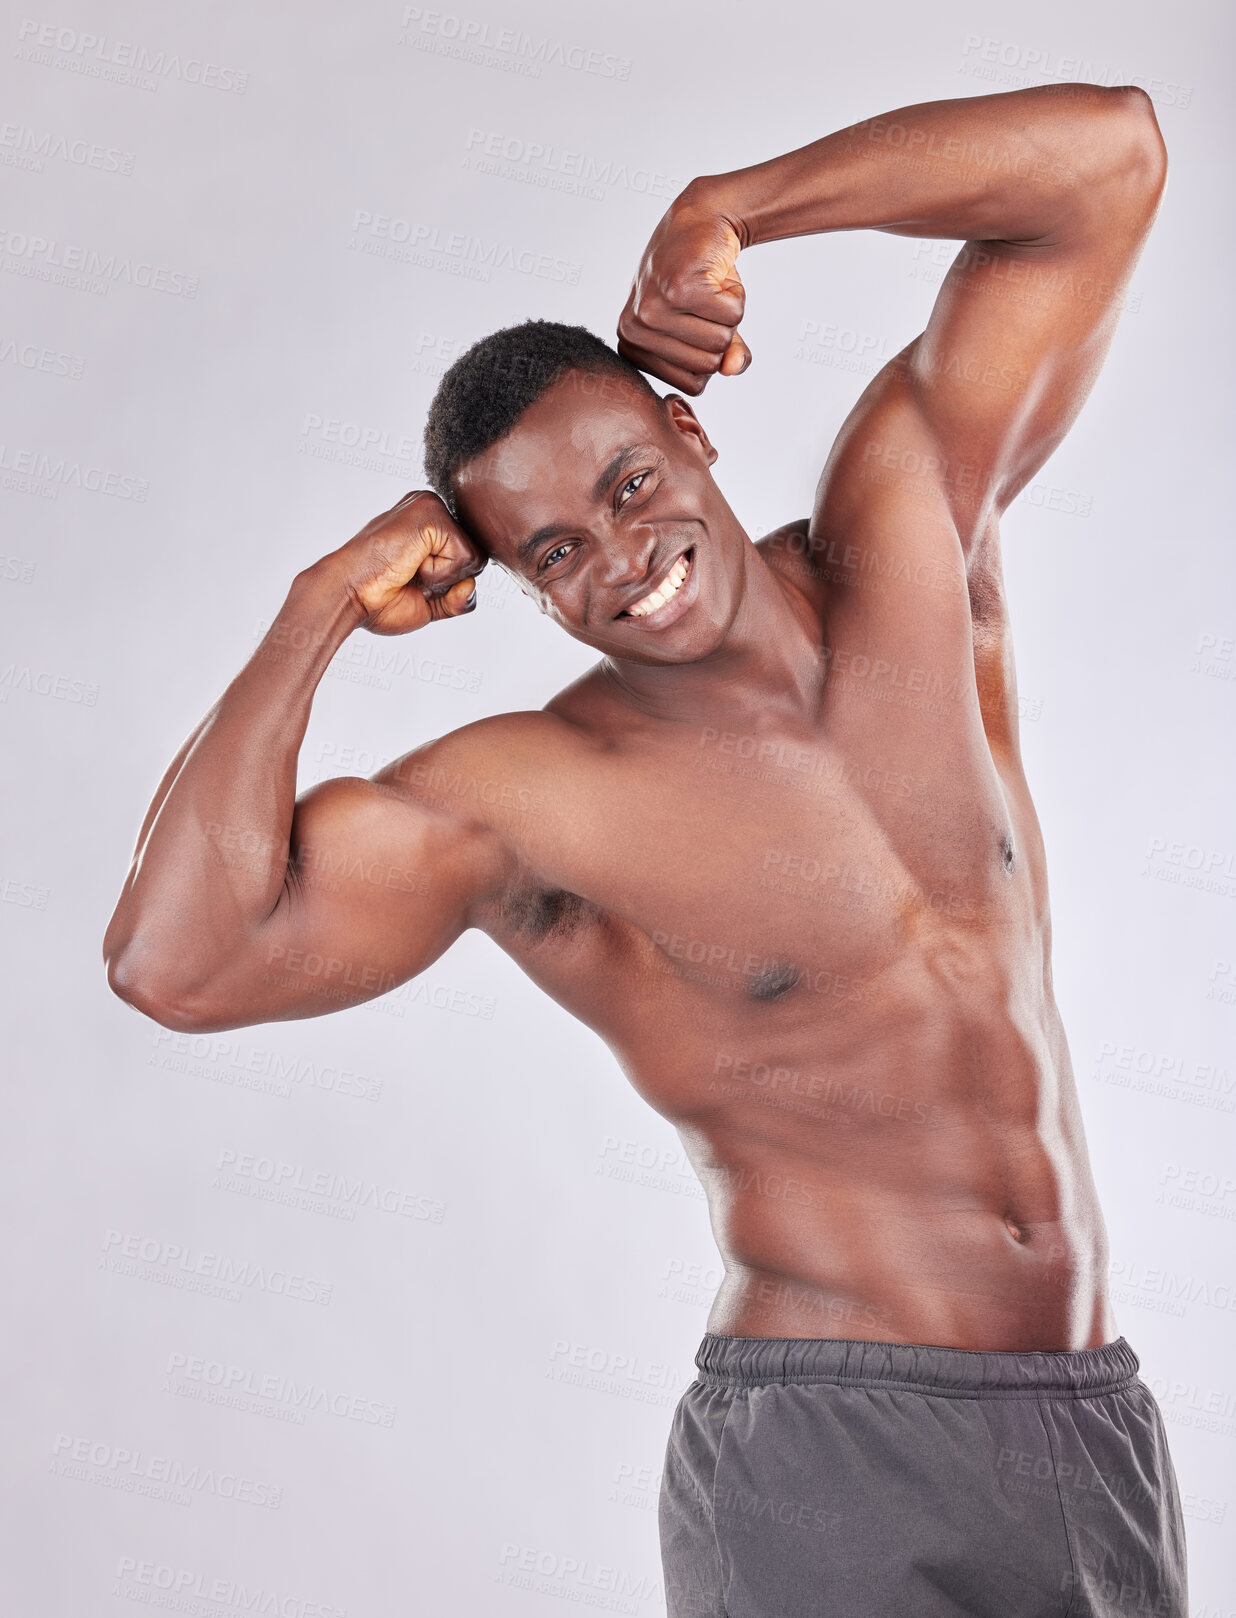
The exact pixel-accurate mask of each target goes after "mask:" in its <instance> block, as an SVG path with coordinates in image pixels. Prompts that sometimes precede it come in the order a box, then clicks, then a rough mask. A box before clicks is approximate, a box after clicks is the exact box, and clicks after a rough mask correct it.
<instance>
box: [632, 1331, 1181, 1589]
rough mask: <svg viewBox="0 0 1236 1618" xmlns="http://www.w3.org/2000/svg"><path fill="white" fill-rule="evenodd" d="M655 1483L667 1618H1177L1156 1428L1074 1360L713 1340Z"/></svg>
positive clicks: (1176, 1515) (1173, 1508)
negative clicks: (658, 1490)
mask: <svg viewBox="0 0 1236 1618" xmlns="http://www.w3.org/2000/svg"><path fill="white" fill-rule="evenodd" d="M695 1363H696V1365H697V1367H698V1368H699V1373H700V1374H699V1376H698V1377H697V1379H696V1380H695V1381H694V1382H693V1383H692V1384H691V1386H690V1387H689V1388H688V1389H687V1391H686V1392H685V1393H684V1394H683V1396H682V1398H681V1400H680V1401H679V1403H678V1407H677V1409H676V1410H675V1412H674V1420H673V1426H672V1428H671V1431H670V1437H669V1444H668V1447H667V1449H666V1455H665V1470H664V1474H663V1476H662V1482H661V1497H660V1532H661V1556H662V1562H663V1566H664V1570H665V1590H666V1601H667V1610H668V1618H946V1615H947V1618H1049V1615H1050V1618H1096V1615H1100V1614H1101V1615H1102V1618H1117V1615H1119V1618H1186V1573H1185V1542H1184V1524H1183V1522H1182V1520H1181V1513H1180V1497H1179V1494H1178V1492H1177V1488H1176V1477H1175V1473H1174V1471H1173V1469H1172V1462H1171V1457H1170V1456H1169V1455H1168V1450H1167V1437H1166V1434H1165V1432H1164V1429H1163V1419H1162V1416H1161V1415H1160V1413H1159V1407H1158V1405H1157V1404H1156V1403H1155V1399H1154V1396H1153V1394H1152V1393H1151V1392H1150V1389H1149V1388H1148V1387H1147V1386H1146V1384H1145V1383H1144V1382H1143V1381H1142V1380H1141V1378H1140V1377H1139V1376H1138V1374H1137V1371H1138V1359H1137V1356H1136V1355H1135V1354H1134V1352H1133V1350H1132V1349H1131V1348H1130V1347H1129V1345H1128V1344H1127V1343H1126V1342H1125V1340H1124V1338H1123V1337H1120V1338H1117V1339H1116V1341H1115V1342H1113V1343H1105V1344H1103V1346H1102V1347H1100V1348H1088V1349H1080V1350H1077V1351H1075V1352H1067V1353H1029V1354H1019V1353H976V1352H973V1351H971V1350H968V1349H957V1348H929V1347H920V1346H918V1345H914V1344H901V1343H868V1342H856V1341H849V1340H846V1339H842V1338H810V1337H809V1338H802V1337H798V1338H784V1337H722V1336H718V1335H716V1334H715V1333H712V1332H709V1333H707V1334H706V1335H705V1337H704V1340H703V1342H702V1343H701V1345H700V1347H699V1350H698V1352H697V1353H696V1356H695Z"/></svg>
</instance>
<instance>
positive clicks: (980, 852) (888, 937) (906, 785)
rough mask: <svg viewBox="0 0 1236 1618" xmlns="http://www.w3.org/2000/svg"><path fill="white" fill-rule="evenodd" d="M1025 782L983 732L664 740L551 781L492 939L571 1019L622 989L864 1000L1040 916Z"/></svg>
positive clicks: (700, 731)
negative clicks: (923, 740) (943, 951)
mask: <svg viewBox="0 0 1236 1618" xmlns="http://www.w3.org/2000/svg"><path fill="white" fill-rule="evenodd" d="M1023 786H1024V783H1022V782H1020V779H1017V780H1014V781H1011V782H1009V781H1006V780H1003V779H1002V778H1001V775H1000V773H999V772H998V771H997V769H996V766H995V764H994V763H993V760H992V755H991V753H990V752H989V751H988V749H987V747H986V745H985V743H984V742H983V741H982V738H981V735H980V737H979V739H978V742H977V744H976V745H974V746H972V747H968V746H966V745H965V744H964V743H962V742H956V741H955V742H954V744H953V745H952V746H941V747H940V748H939V749H937V750H936V753H935V755H934V756H933V754H932V750H931V749H924V748H922V747H915V748H912V749H908V750H906V751H905V752H904V753H901V754H899V753H898V752H897V751H896V750H890V749H889V748H888V747H887V746H883V747H881V746H878V745H877V746H873V747H871V748H864V749H856V748H854V747H853V746H852V745H851V746H849V747H847V748H844V749H843V748H841V747H838V746H837V745H835V744H833V743H831V742H830V741H828V740H827V739H826V738H825V737H823V736H822V735H816V734H793V735H791V734H787V733H784V732H778V731H775V730H769V729H760V730H758V731H757V730H754V729H753V730H750V731H746V730H743V729H741V728H736V729H727V728H726V727H725V726H723V725H704V726H699V727H696V728H693V729H684V730H683V731H682V732H681V733H677V732H673V733H667V734H666V735H664V736H660V737H657V738H656V739H655V740H654V741H652V742H648V743H647V744H646V745H645V746H643V747H642V748H631V749H627V748H624V749H622V750H621V751H619V752H614V753H612V754H602V755H600V756H599V757H598V758H597V759H595V760H594V761H592V762H591V763H590V764H589V766H588V767H587V768H585V769H581V770H580V771H578V772H575V773H574V774H572V775H571V776H570V777H569V778H567V779H565V780H563V779H558V780H557V781H556V782H553V783H550V782H549V781H547V782H546V783H544V786H543V789H542V790H541V791H540V792H539V793H538V794H537V797H538V801H539V809H538V812H536V813H534V814H531V815H529V816H528V817H526V821H525V825H524V829H523V833H522V836H523V841H524V856H525V859H526V862H527V867H528V872H529V875H528V880H527V881H526V883H524V884H523V886H522V887H521V888H520V889H519V890H518V891H516V892H515V893H513V894H512V895H510V896H509V897H508V901H507V902H506V904H505V905H504V906H503V907H502V910H501V912H500V913H498V914H497V915H496V916H495V927H494V934H495V937H497V939H498V941H499V942H500V943H501V944H502V945H503V947H504V948H506V949H507V950H508V951H509V952H510V953H511V954H512V955H513V956H515V958H516V959H517V960H519V961H520V963H521V964H522V965H524V966H525V969H527V970H529V971H530V973H531V975H533V976H534V977H536V978H537V979H538V980H539V981H541V982H542V983H543V985H544V986H545V987H546V988H547V989H549V990H550V992H551V993H553V994H554V995H555V997H556V998H559V999H560V1000H563V1001H564V1003H567V1004H568V1005H570V1007H571V1009H575V1010H579V1009H580V1007H587V1006H593V1007H595V1006H596V1005H597V1004H598V998H597V997H598V996H600V997H601V998H602V999H604V997H606V996H610V995H612V994H613V992H614V991H615V989H616V987H617V985H618V983H619V981H620V980H623V979H627V980H628V981H627V982H626V987H627V988H628V989H629V990H631V992H633V993H641V994H643V995H644V996H645V997H648V996H649V995H652V997H653V998H654V999H660V998H661V996H659V995H658V994H657V992H656V991H657V990H658V988H659V989H662V990H664V989H668V988H672V987H674V986H677V987H678V988H680V989H682V990H683V991H684V992H685V991H686V990H688V989H689V990H690V998H691V1001H692V1005H693V1008H694V1010H695V1011H696V1012H698V1011H699V1010H700V1008H701V1006H707V1005H708V1004H709V1003H712V1004H713V1005H715V1007H716V1010H717V1011H718V1013H723V1012H729V1011H732V1010H734V1009H735V1008H737V1007H741V1006H743V1005H746V1006H748V1007H750V1008H751V1009H753V1010H754V1009H755V1008H758V1007H765V1008H771V1007H772V1006H774V1005H782V1006H785V1007H786V1008H787V1009H788V1008H789V1007H790V1006H791V1005H793V1006H800V1005H801V1006H804V1007H809V1008H811V1009H812V1012H813V1014H818V1013H819V1011H820V1010H821V1008H823V1007H826V1006H830V1007H836V1006H837V1005H839V1004H845V1003H847V1002H852V1001H855V1000H859V999H862V998H864V997H868V996H869V995H870V992H871V990H872V987H873V985H875V984H876V983H877V982H878V980H879V978H880V976H881V974H882V973H884V972H885V971H886V970H887V968H888V966H889V964H890V963H891V962H893V961H895V960H897V959H898V958H899V957H900V956H901V955H902V954H903V953H904V952H905V951H906V950H907V949H911V948H913V947H915V942H916V940H919V939H922V938H924V937H930V938H932V939H934V940H935V941H936V943H937V944H938V945H939V944H942V943H943V942H944V941H947V940H952V947H955V948H967V949H973V950H981V949H982V948H983V947H985V945H984V943H983V940H985V939H989V938H990V937H992V936H993V934H999V933H1000V932H1001V930H1002V929H1008V928H1016V927H1017V926H1018V925H1019V923H1021V924H1024V923H1026V922H1027V920H1028V918H1030V917H1032V916H1033V915H1034V913H1035V911H1036V908H1037V906H1038V905H1039V904H1040V903H1041V901H1042V899H1043V896H1044V895H1043V889H1042V875H1041V864H1042V860H1041V845H1040V843H1039V840H1038V828H1037V824H1036V823H1035V821H1034V816H1033V811H1032V809H1031V808H1030V806H1029V800H1028V797H1027V796H1025V795H1024V793H1023V791H1022V790H1021V788H1022V787H1023ZM637 978H638V980H639V981H638V982H636V981H635V980H636V979H637ZM581 1014H583V1012H581ZM586 1020H590V1021H593V1022H594V1023H595V1021H596V1019H595V1018H593V1017H586Z"/></svg>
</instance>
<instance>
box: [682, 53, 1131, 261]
mask: <svg viewBox="0 0 1236 1618" xmlns="http://www.w3.org/2000/svg"><path fill="white" fill-rule="evenodd" d="M1156 144H1157V145H1158V146H1159V147H1160V148H1161V140H1160V137H1159V134H1158V127H1157V125H1156V123H1155V120H1154V114H1153V111H1152V110H1151V107H1150V102H1149V100H1148V98H1146V97H1145V96H1144V95H1143V94H1142V92H1140V91H1136V90H1131V89H1128V88H1124V87H1121V88H1117V89H1104V88H1102V87H1101V86H1097V85H1081V84H1069V85H1046V86H1041V87H1038V88H1035V89H1029V90H1015V91H1012V92H1010V93H1008V94H1003V95H989V96H974V97H968V98H965V99H960V100H951V101H931V102H923V103H921V104H919V105H916V106H910V107H903V108H900V109H898V110H897V111H895V112H890V113H887V114H885V115H884V116H883V117H881V118H870V119H865V120H864V121H863V122H861V123H858V124H854V125H852V126H850V127H849V128H846V129H841V130H838V131H837V132H836V133H835V134H832V135H827V136H825V137H824V138H823V139H822V140H817V141H814V142H813V143H812V144H811V145H810V146H804V147H801V148H799V149H798V150H797V151H793V152H789V153H787V154H786V155H785V156H784V157H777V158H773V159H771V160H770V161H768V162H765V163H758V164H755V165H754V166H752V167H750V168H745V169H738V170H735V171H734V172H732V173H729V174H717V175H708V176H703V177H701V178H700V179H699V180H696V181H693V182H692V185H691V186H690V187H688V192H694V193H695V194H696V195H697V196H698V197H700V198H702V199H703V200H705V201H706V203H707V205H708V206H710V207H713V208H715V209H716V211H718V212H719V213H722V214H723V215H724V216H725V217H726V218H727V219H728V220H729V221H730V223H731V224H732V225H733V227H734V229H735V231H736V233H737V235H738V238H739V240H740V242H741V243H742V245H743V246H744V247H749V246H754V245H756V244H758V243H760V242H767V241H775V240H778V239H780V238H783V237H788V236H807V235H814V234H816V233H818V232H825V231H837V230H859V229H874V230H884V231H889V232H892V233H894V234H899V235H910V236H940V237H949V238H953V239H955V240H958V241H975V240H977V241H997V240H999V241H1010V242H1028V241H1034V240H1038V239H1041V238H1044V237H1051V238H1058V237H1060V236H1062V235H1067V234H1068V233H1069V232H1071V231H1076V230H1077V229H1079V228H1081V227H1082V226H1083V225H1084V224H1085V222H1086V221H1087V220H1088V219H1090V218H1091V217H1093V215H1094V212H1095V210H1096V208H1098V207H1101V205H1102V191H1103V188H1104V182H1106V181H1108V180H1114V181H1116V183H1120V182H1121V180H1122V177H1123V176H1124V175H1126V174H1128V173H1129V172H1130V169H1132V170H1134V171H1136V170H1140V169H1141V168H1142V167H1143V166H1150V165H1152V164H1153V161H1154V149H1155V147H1156Z"/></svg>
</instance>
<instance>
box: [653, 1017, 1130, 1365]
mask: <svg viewBox="0 0 1236 1618" xmlns="http://www.w3.org/2000/svg"><path fill="white" fill-rule="evenodd" d="M1039 1012H1040V1016H1039V1019H1038V1020H1039V1022H1040V1024H1041V1026H1040V1029H1039V1030H1038V1035H1037V1037H1035V1038H1033V1039H1027V1037H1026V1035H1025V1032H1024V1030H1023V1028H1021V1027H1018V1026H1015V1025H1014V1023H1013V1022H1011V1021H1007V1022H1005V1021H1004V1019H1003V1018H996V1019H993V1018H992V1017H991V1016H990V1015H988V1016H986V1017H984V1018H983V1019H982V1020H981V1026H975V1025H974V1021H973V1020H971V1019H962V1018H959V1019H957V1022H956V1025H955V1026H953V1027H951V1028H950V1027H949V1026H947V1024H948V1018H947V1016H945V1017H944V1018H943V1019H941V1018H938V1017H937V1018H935V1019H933V1020H932V1021H931V1023H930V1025H926V1026H922V1027H917V1028H916V1027H915V1026H914V1025H913V1023H912V1022H903V1023H902V1024H901V1025H900V1026H898V1023H897V1018H896V1017H895V1015H893V1013H892V1010H891V1007H890V1006H889V1005H887V1004H886V1005H885V1006H884V1007H883V1008H882V1014H881V1008H877V1009H876V1015H875V1019H874V1023H873V1029H872V1037H871V1038H870V1039H867V1038H863V1037H861V1036H860V1037H858V1038H849V1039H847V1040H846V1041H845V1049H844V1050H833V1051H831V1052H826V1053H821V1044H824V1045H827V1044H829V1043H831V1042H829V1041H827V1040H825V1041H821V1040H820V1038H819V1030H818V1029H817V1030H816V1033H815V1035H814V1036H808V1037H806V1038H803V1039H802V1041H801V1045H800V1042H799V1041H798V1040H796V1039H790V1040H788V1041H787V1040H786V1038H785V1037H784V1036H785V1032H787V1031H785V1030H783V1031H781V1037H778V1038H776V1039H775V1041H774V1043H775V1046H776V1048H777V1051H778V1055H777V1058H776V1060H775V1061H773V1062H763V1061H759V1060H747V1059H746V1058H745V1057H743V1056H742V1055H739V1054H733V1055H731V1054H729V1053H730V1052H733V1053H737V1052H739V1051H741V1050H742V1048H743V1047H744V1046H746V1048H747V1049H748V1050H755V1049H758V1048H759V1045H758V1044H757V1043H756V1041H755V1040H753V1038H752V1030H751V1029H750V1028H746V1029H745V1030H743V1033H744V1034H745V1038H731V1039H728V1040H725V1041H723V1042H722V1044H721V1045H720V1046H718V1044H717V1042H716V1040H715V1039H710V1040H709V1041H708V1051H707V1052H705V1051H704V1050H700V1051H698V1052H697V1053H696V1055H697V1057H698V1065H697V1062H695V1061H692V1062H691V1063H690V1066H691V1067H692V1068H693V1069H694V1078H693V1081H692V1083H691V1084H690V1090H689V1097H688V1091H687V1090H685V1089H684V1088H683V1087H682V1086H681V1085H680V1084H679V1083H676V1082H672V1081H671V1083H670V1084H669V1085H668V1086H667V1085H666V1084H665V1079H666V1072H665V1067H664V1065H663V1063H662V1066H661V1068H660V1082H659V1083H657V1084H656V1086H655V1089H656V1090H657V1091H659V1092H660V1093H659V1094H654V1093H652V1090H651V1089H650V1087H648V1086H646V1085H644V1084H642V1083H640V1080H639V1077H638V1076H637V1075H636V1074H634V1073H633V1074H632V1077H633V1078H634V1079H635V1082H636V1085H637V1088H639V1089H641V1090H642V1091H643V1093H644V1094H645V1096H646V1097H647V1099H649V1100H650V1101H652V1103H653V1105H654V1106H657V1107H658V1110H660V1111H662V1112H663V1113H664V1114H665V1116H667V1117H669V1118H670V1119H671V1121H672V1122H673V1123H674V1124H675V1126H676V1127H677V1129H678V1132H679V1135H680V1138H681V1139H682V1141H683V1145H684V1147H685V1149H686V1151H687V1155H688V1156H689V1158H690V1160H691V1162H692V1165H693V1166H694V1168H695V1170H696V1172H697V1174H698V1175H699V1178H700V1180H701V1183H702V1184H703V1186H704V1189H705V1192H706V1194H707V1197H708V1206H709V1213H710V1218H711V1221H712V1227H713V1232H714V1235H715V1237H716V1240H717V1244H718V1247H719V1249H720V1252H721V1256H722V1259H723V1261H724V1264H725V1278H724V1280H723V1282H722V1284H721V1287H720V1289H719V1291H718V1292H717V1295H716V1297H715V1299H714V1301H713V1305H712V1309H711V1312H710V1314H709V1316H708V1320H707V1329H708V1330H709V1331H711V1332H717V1333H721V1334H723V1335H726V1336H736V1337H747V1336H751V1337H842V1338H860V1339H864V1340H868V1341H880V1342H898V1343H923V1344H937V1345H940V1346H947V1347H955V1348H966V1349H979V1350H1023V1351H1025V1350H1046V1351H1056V1350H1066V1349H1077V1348H1092V1347H1096V1346H1098V1345H1099V1344H1100V1343H1104V1342H1109V1341H1111V1340H1112V1339H1113V1337H1114V1335H1115V1332H1114V1327H1113V1321H1112V1317H1111V1313H1110V1308H1109V1305H1108V1302H1107V1297H1106V1281H1105V1277H1106V1266H1107V1242H1106V1234H1105V1231H1104V1228H1103V1222H1102V1216H1101V1213H1100V1211H1099V1207H1098V1202H1097V1198H1096V1195H1095V1190H1094V1185H1093V1181H1092V1179H1091V1174H1090V1169H1089V1164H1088V1162H1087V1157H1086V1148H1085V1142H1084V1138H1083V1135H1082V1127H1081V1121H1080V1112H1079V1108H1078V1104H1077V1097H1076V1093H1075V1089H1074V1085H1073V1078H1072V1071H1071V1066H1070V1063H1069V1058H1068V1053H1067V1048H1066V1046H1065V1041H1064V1035H1063V1031H1062V1029H1061V1027H1060V1023H1059V1017H1058V1014H1057V1013H1056V1011H1055V1006H1054V1003H1052V1002H1051V1001H1050V999H1048V1001H1047V1003H1046V1005H1044V1006H1040V1008H1039ZM743 1020H745V1019H743ZM1002 1022H1004V1026H1003V1027H1002V1026H1001V1023H1002ZM876 1025H878V1026H880V1028H881V1034H880V1036H879V1037H876V1036H875V1026H876ZM732 1032H733V1033H734V1034H737V1033H738V1030H737V1029H734V1030H732ZM801 1032H802V1033H803V1034H804V1035H806V1033H807V1030H806V1029H805V1028H804V1029H803V1030H802V1031H801ZM850 1032H851V1033H855V1032H856V1030H854V1029H853V1028H851V1030H850ZM796 1046H797V1047H798V1049H797V1050H796V1049H795V1047H796ZM678 1054H679V1055H680V1057H681V1056H682V1055H683V1054H685V1053H684V1052H683V1051H682V1050H681V1049H680V1051H679V1053H678ZM662 1057H664V1050H663V1051H662ZM675 1065H676V1067H677V1071H678V1073H679V1074H682V1073H683V1071H684V1069H683V1067H682V1066H679V1065H678V1064H675ZM701 1070H711V1071H708V1073H707V1077H701ZM628 1071H629V1072H630V1071H631V1070H630V1067H628Z"/></svg>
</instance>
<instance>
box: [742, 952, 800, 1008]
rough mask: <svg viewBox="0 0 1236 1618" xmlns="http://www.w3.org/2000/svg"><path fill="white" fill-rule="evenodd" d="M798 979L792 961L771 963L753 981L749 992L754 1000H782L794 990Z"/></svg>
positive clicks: (796, 970)
mask: <svg viewBox="0 0 1236 1618" xmlns="http://www.w3.org/2000/svg"><path fill="white" fill-rule="evenodd" d="M798 977H799V973H798V968H797V967H796V966H795V965H794V963H793V962H792V961H770V962H769V964H768V965H767V966H765V967H763V968H762V969H761V970H760V971H759V972H757V973H756V974H755V976H754V977H753V978H752V979H751V983H750V985H749V987H748V990H747V992H748V994H750V996H751V998H752V999H753V1000H780V999H781V997H782V995H786V994H789V992H790V990H791V989H792V988H794V986H795V985H796V984H797V982H798Z"/></svg>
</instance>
